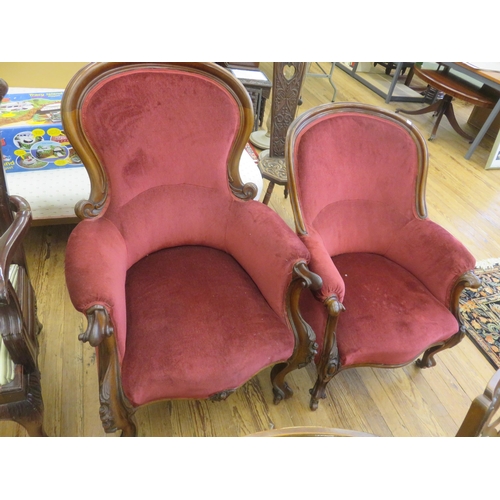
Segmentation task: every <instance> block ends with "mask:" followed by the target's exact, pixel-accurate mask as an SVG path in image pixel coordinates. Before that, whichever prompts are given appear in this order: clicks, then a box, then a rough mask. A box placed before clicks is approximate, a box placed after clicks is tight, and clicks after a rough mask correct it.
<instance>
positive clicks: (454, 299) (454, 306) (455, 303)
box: [416, 271, 481, 368]
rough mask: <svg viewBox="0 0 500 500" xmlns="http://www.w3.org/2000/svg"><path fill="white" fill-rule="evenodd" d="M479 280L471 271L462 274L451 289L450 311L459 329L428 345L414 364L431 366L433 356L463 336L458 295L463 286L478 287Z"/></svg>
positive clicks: (432, 364) (433, 364) (421, 366)
mask: <svg viewBox="0 0 500 500" xmlns="http://www.w3.org/2000/svg"><path fill="white" fill-rule="evenodd" d="M480 285H481V282H480V280H479V278H478V277H477V276H476V275H475V274H474V273H473V272H472V271H469V272H467V273H464V274H462V276H460V277H459V278H458V279H457V281H456V282H455V285H454V286H453V288H452V291H451V297H450V311H451V312H452V313H453V315H454V316H455V318H456V319H457V321H458V324H459V330H458V332H457V333H455V335H453V336H451V337H450V338H449V339H448V340H446V341H445V342H443V343H442V344H439V345H437V346H433V347H430V348H429V349H427V351H425V352H424V354H423V356H422V359H418V360H417V361H416V364H417V366H418V367H419V368H431V367H433V366H436V360H435V359H434V356H435V355H436V354H437V353H438V352H441V351H443V350H445V349H449V348H450V347H454V346H456V345H457V344H458V343H459V342H461V340H462V339H463V338H464V336H465V328H464V326H463V324H462V316H461V315H460V295H461V293H462V291H463V289H464V288H479V286H480Z"/></svg>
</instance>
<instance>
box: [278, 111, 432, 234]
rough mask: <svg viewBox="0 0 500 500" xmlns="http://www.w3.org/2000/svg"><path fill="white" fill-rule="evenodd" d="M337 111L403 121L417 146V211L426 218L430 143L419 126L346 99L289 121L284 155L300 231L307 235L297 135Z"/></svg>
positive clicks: (401, 123)
mask: <svg viewBox="0 0 500 500" xmlns="http://www.w3.org/2000/svg"><path fill="white" fill-rule="evenodd" d="M337 113H360V114H363V115H367V114H368V115H371V116H376V117H380V118H384V119H386V120H389V121H392V122H394V123H397V124H398V125H402V126H403V127H404V128H405V129H406V130H407V131H408V133H409V134H410V136H411V137H412V139H413V140H414V142H415V145H416V147H417V155H418V159H417V161H418V166H419V168H418V174H417V178H416V183H415V190H416V192H415V195H416V196H415V200H416V204H415V213H416V215H417V216H418V217H419V218H420V219H426V218H427V206H426V202H425V188H426V182H427V171H428V167H429V165H428V154H427V144H426V142H425V139H424V138H423V136H422V134H421V133H420V132H419V130H418V129H417V128H416V127H415V126H414V125H413V124H412V123H411V122H410V121H408V120H406V119H405V118H403V117H401V116H398V115H396V114H394V113H392V112H391V111H387V110H385V109H383V108H377V107H375V106H369V105H367V104H361V103H354V102H343V103H328V104H323V105H321V106H317V107H315V108H312V109H310V110H309V111H306V112H305V113H303V114H302V115H300V116H298V117H297V118H296V119H295V120H294V121H293V123H292V124H291V125H290V128H289V129H288V133H287V143H286V149H285V159H286V165H287V176H288V189H289V191H290V202H291V204H292V211H293V216H294V220H295V228H296V232H297V234H299V235H306V234H307V229H306V226H305V223H304V218H303V216H302V209H301V207H300V201H299V199H298V195H297V184H296V180H295V173H294V172H295V151H294V147H295V142H296V140H297V138H298V136H299V135H300V134H301V133H302V132H303V131H305V129H307V128H309V126H310V125H312V124H314V123H315V122H316V121H317V120H320V119H321V118H323V117H327V116H330V115H334V114H337Z"/></svg>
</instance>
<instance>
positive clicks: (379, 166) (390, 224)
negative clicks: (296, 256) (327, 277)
mask: <svg viewBox="0 0 500 500" xmlns="http://www.w3.org/2000/svg"><path fill="white" fill-rule="evenodd" d="M391 115H392V114H389V113H388V112H385V111H383V110H380V109H378V108H374V107H371V106H367V105H359V104H347V103H345V104H335V105H327V106H325V107H324V109H323V108H320V109H319V111H312V112H311V113H309V114H305V115H303V116H302V117H299V118H298V119H297V120H296V121H295V123H294V124H292V128H291V129H290V131H289V137H288V143H289V144H288V149H287V154H288V161H289V162H290V163H291V168H292V174H293V183H294V190H295V191H296V192H297V196H298V204H299V207H300V209H299V210H300V212H301V215H302V219H303V223H304V224H305V230H306V231H307V230H308V229H309V230H311V229H314V230H316V231H317V232H319V233H320V234H321V236H322V238H323V240H324V242H325V245H326V246H327V249H328V250H329V251H331V255H333V254H340V253H345V252H356V251H371V252H383V251H384V249H385V248H386V247H387V245H388V244H389V243H390V238H391V235H392V234H394V233H393V231H396V230H397V229H399V228H401V227H402V226H403V225H404V224H406V223H407V222H408V221H410V220H412V219H414V218H415V217H421V218H425V217H426V213H425V202H424V201H423V187H422V186H423V184H424V182H425V173H426V152H425V143H424V142H423V140H420V136H419V134H418V133H417V132H415V130H414V129H412V127H411V125H409V124H408V125H405V123H406V122H405V123H403V122H404V120H402V119H400V118H399V116H398V115H393V116H391ZM422 180H423V181H424V182H422ZM419 186H420V188H422V189H421V193H420V194H419V196H418V199H417V187H419ZM419 204H420V205H419ZM332 221H334V224H335V228H336V229H335V231H332Z"/></svg>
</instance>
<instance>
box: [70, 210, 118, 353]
mask: <svg viewBox="0 0 500 500" xmlns="http://www.w3.org/2000/svg"><path fill="white" fill-rule="evenodd" d="M65 268H66V269H65V272H66V284H67V287H68V291H69V295H70V298H71V301H72V302H73V305H74V306H75V308H76V309H77V310H78V311H80V312H82V313H85V312H86V311H87V310H88V309H89V308H90V307H92V306H94V305H98V304H99V305H103V306H104V307H105V308H106V310H107V311H108V314H109V315H110V318H111V320H112V322H113V326H114V331H115V335H116V338H117V342H118V348H119V352H120V355H121V356H123V355H124V353H125V340H126V328H127V322H126V317H127V313H126V300H125V280H126V276H127V247H126V244H125V241H124V239H123V237H122V235H121V233H120V232H119V231H118V229H117V228H116V226H115V225H114V224H112V223H111V222H110V221H109V220H107V219H104V218H100V219H94V220H85V221H82V222H80V223H79V224H78V225H77V226H76V228H75V229H74V230H73V232H72V233H71V236H70V237H69V240H68V246H67V249H66V263H65Z"/></svg>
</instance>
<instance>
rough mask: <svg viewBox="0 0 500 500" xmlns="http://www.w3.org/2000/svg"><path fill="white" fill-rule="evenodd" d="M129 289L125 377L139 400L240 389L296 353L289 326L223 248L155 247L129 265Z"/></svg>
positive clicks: (126, 386) (198, 396)
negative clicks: (264, 370)
mask: <svg viewBox="0 0 500 500" xmlns="http://www.w3.org/2000/svg"><path fill="white" fill-rule="evenodd" d="M126 295H127V343H126V351H125V357H124V359H123V364H122V382H123V388H124V391H125V394H126V396H127V397H128V398H129V399H130V401H131V402H132V404H133V405H134V406H139V405H142V404H145V403H148V402H151V401H155V400H160V399H176V398H196V399H201V398H206V397H208V396H211V395H213V394H215V393H218V392H220V391H223V390H227V389H234V388H237V387H239V386H240V385H242V384H243V383H245V382H246V381H247V380H249V379H250V378H251V377H252V376H253V375H255V374H256V373H258V372H259V371H260V370H261V369H263V368H265V367H267V366H270V365H273V364H275V363H276V362H280V361H285V360H287V359H288V358H289V357H290V356H291V354H292V352H293V348H294V338H293V335H292V333H291V332H290V330H289V329H288V327H287V325H285V324H284V322H283V321H282V320H281V319H280V318H279V317H278V316H277V315H276V314H275V313H274V312H273V310H272V309H271V307H270V306H269V305H268V303H267V302H266V300H265V299H264V298H263V296H262V294H261V293H260V291H259V289H258V288H257V286H256V285H255V283H254V282H253V281H252V280H251V279H250V277H249V276H248V275H247V273H246V272H245V271H244V270H243V268H242V267H241V266H240V265H239V264H238V263H237V262H236V260H234V259H233V258H232V257H231V256H230V255H229V254H227V253H225V252H223V251H220V250H216V249H213V248H208V247H201V246H182V247H176V248H170V249H165V250H161V251H159V252H156V253H153V254H151V255H149V256H147V257H145V258H144V259H142V260H140V261H139V262H137V263H136V264H135V265H134V266H132V267H131V268H130V269H129V271H128V274H127V283H126Z"/></svg>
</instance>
